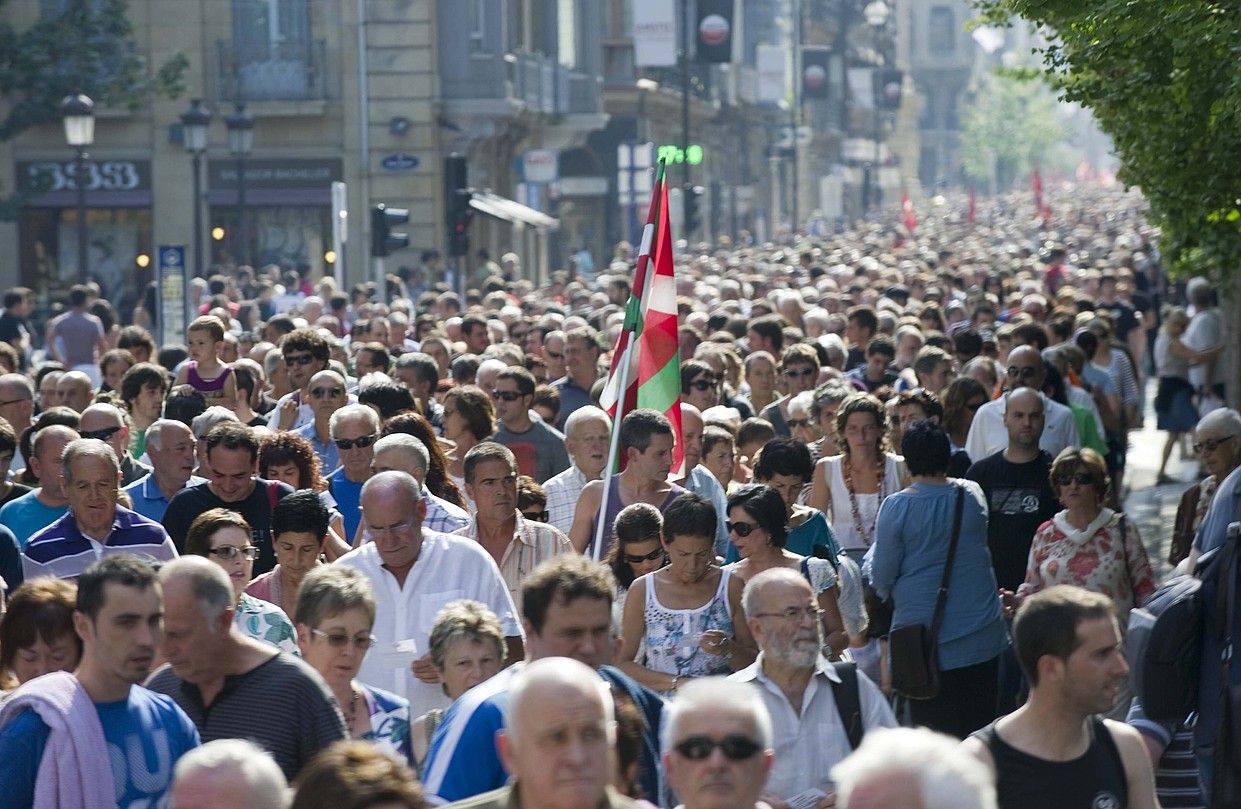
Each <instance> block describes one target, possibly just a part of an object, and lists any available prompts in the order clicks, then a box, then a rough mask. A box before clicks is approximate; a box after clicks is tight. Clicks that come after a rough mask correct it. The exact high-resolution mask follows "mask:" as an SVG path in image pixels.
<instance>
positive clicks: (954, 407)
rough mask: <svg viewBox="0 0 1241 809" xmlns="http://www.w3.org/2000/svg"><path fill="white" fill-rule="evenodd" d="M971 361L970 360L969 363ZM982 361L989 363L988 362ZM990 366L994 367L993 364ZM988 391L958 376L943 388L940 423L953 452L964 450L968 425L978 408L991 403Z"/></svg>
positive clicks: (967, 435)
mask: <svg viewBox="0 0 1241 809" xmlns="http://www.w3.org/2000/svg"><path fill="white" fill-rule="evenodd" d="M973 361H974V360H970V362H973ZM982 361H983V362H988V363H990V362H991V361H990V360H982ZM992 366H993V367H994V363H992ZM988 390H990V388H987V387H984V386H983V384H982V383H981V382H979V381H978V380H977V379H974V378H972V377H968V376H959V377H957V378H956V379H954V380H952V381H951V382H949V383H948V387H946V388H944V397H943V406H944V415H943V417H942V418H941V419H940V423H941V424H942V425H943V427H944V432H946V433H948V440H949V441H951V442H952V450H953V452H956V451H957V450H963V449H964V448H965V440H966V439H967V438H968V437H969V434H970V425H972V424H973V423H974V416H975V415H976V414H977V413H978V408H980V407H982V406H983V405H985V404H986V403H987V402H989V401H991V395H990V394H989V393H988V392H987V391H988ZM971 460H982V459H981V458H977V459H971Z"/></svg>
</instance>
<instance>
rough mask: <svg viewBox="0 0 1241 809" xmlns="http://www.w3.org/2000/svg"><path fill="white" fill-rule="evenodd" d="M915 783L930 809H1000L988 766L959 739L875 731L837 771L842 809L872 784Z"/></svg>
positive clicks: (909, 730)
mask: <svg viewBox="0 0 1241 809" xmlns="http://www.w3.org/2000/svg"><path fill="white" fill-rule="evenodd" d="M902 775H904V776H906V777H911V778H913V779H914V780H915V782H916V784H917V789H918V793H919V796H920V797H921V799H922V806H923V807H925V809H996V807H997V806H998V804H997V803H996V795H995V784H994V783H993V781H992V778H991V773H990V772H989V771H988V770H987V766H986V765H985V764H983V763H982V762H981V761H979V760H978V759H976V758H974V757H973V756H971V755H970V754H969V753H967V752H965V751H964V750H962V749H961V743H960V742H959V741H957V740H956V739H953V738H951V737H949V736H945V735H943V734H942V733H936V732H934V731H932V730H928V729H927V728H876V729H875V730H872V731H870V732H868V733H867V734H866V737H865V738H864V739H863V740H862V744H861V746H860V747H858V749H857V750H856V751H854V753H853V754H852V755H851V756H849V757H848V758H846V759H845V760H844V761H842V762H840V763H839V764H837V765H836V766H835V767H833V768H832V773H831V777H832V780H833V781H835V782H836V800H837V806H838V807H839V809H848V807H849V799H850V797H851V796H852V794H853V791H854V790H855V789H857V787H858V786H859V785H860V784H862V783H864V782H870V781H873V780H879V779H882V780H890V779H892V778H895V777H900V776H902Z"/></svg>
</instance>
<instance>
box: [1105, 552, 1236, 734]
mask: <svg viewBox="0 0 1241 809" xmlns="http://www.w3.org/2000/svg"><path fill="white" fill-rule="evenodd" d="M1211 553H1212V554H1215V553H1216V552H1215V551H1212V552H1211ZM1204 558H1205V557H1204ZM1205 609H1206V606H1205V604H1204V603H1203V597H1202V579H1200V578H1198V577H1197V576H1177V577H1176V578H1174V579H1170V580H1169V581H1167V582H1165V583H1164V584H1163V586H1161V587H1160V588H1159V589H1158V590H1156V591H1155V594H1154V595H1153V596H1151V598H1150V600H1149V601H1148V602H1147V603H1146V605H1145V606H1142V607H1138V608H1137V609H1135V610H1133V612H1132V613H1130V615H1129V633H1128V636H1127V638H1126V641H1125V644H1126V647H1128V649H1129V650H1130V651H1131V670H1132V672H1133V688H1134V691H1135V692H1136V693H1137V694H1138V695H1139V696H1141V698H1142V710H1143V711H1144V712H1145V713H1146V716H1147V717H1148V718H1150V719H1153V720H1156V721H1160V722H1175V723H1177V724H1180V723H1181V722H1183V721H1184V720H1185V717H1187V716H1188V715H1189V714H1190V713H1191V712H1193V711H1195V710H1197V707H1198V679H1199V673H1200V669H1201V666H1202V631H1203V622H1204V611H1205ZM1143 646H1145V648H1143Z"/></svg>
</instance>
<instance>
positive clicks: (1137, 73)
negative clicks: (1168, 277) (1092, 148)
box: [978, 0, 1241, 281]
mask: <svg viewBox="0 0 1241 809" xmlns="http://www.w3.org/2000/svg"><path fill="white" fill-rule="evenodd" d="M978 2H979V6H980V8H981V9H982V10H983V12H984V15H983V19H984V20H985V21H988V22H991V23H1003V22H1005V21H1007V20H1008V19H1009V18H1010V17H1011V16H1012V15H1018V16H1020V17H1023V18H1025V19H1026V20H1029V21H1030V22H1033V23H1035V24H1037V25H1039V26H1044V27H1046V28H1047V29H1049V34H1050V36H1049V44H1048V45H1046V46H1045V47H1043V48H1042V49H1041V54H1042V57H1043V67H1044V71H1045V74H1046V76H1047V77H1048V78H1049V79H1050V81H1051V83H1052V85H1053V87H1055V88H1057V89H1058V90H1059V91H1060V94H1061V96H1062V97H1063V98H1064V99H1066V100H1069V101H1075V102H1078V103H1080V104H1082V105H1083V106H1085V107H1088V108H1089V109H1090V110H1091V112H1092V113H1093V115H1094V117H1095V120H1096V121H1097V122H1098V124H1099V127H1100V128H1101V129H1102V130H1103V131H1104V132H1105V133H1107V134H1108V135H1109V136H1110V137H1111V139H1112V142H1113V144H1114V147H1115V150H1116V153H1117V156H1118V157H1119V159H1120V163H1121V168H1120V174H1119V176H1120V179H1121V180H1122V181H1123V182H1125V183H1127V184H1129V185H1131V186H1137V187H1138V188H1140V189H1141V190H1142V192H1143V194H1144V195H1145V196H1146V199H1147V201H1148V202H1149V204H1150V209H1151V211H1150V213H1151V220H1152V222H1153V223H1154V224H1156V225H1158V226H1159V227H1160V228H1161V230H1162V232H1163V241H1162V248H1163V252H1164V255H1165V256H1166V257H1167V258H1170V259H1171V262H1172V267H1173V269H1175V270H1178V271H1180V272H1183V273H1190V272H1193V273H1203V274H1208V275H1211V276H1214V277H1215V278H1216V279H1218V280H1221V281H1222V280H1225V279H1228V278H1230V277H1231V276H1233V274H1234V273H1235V271H1236V269H1237V268H1238V266H1239V265H1241V193H1239V191H1238V189H1241V161H1238V160H1237V158H1236V156H1237V154H1239V153H1241V72H1238V71H1237V69H1236V65H1237V57H1238V52H1239V49H1241V45H1239V44H1238V43H1241V17H1239V16H1238V15H1237V14H1236V13H1235V10H1234V9H1232V8H1231V6H1230V5H1229V4H1225V3H1219V2H1207V1H1206V0H1089V2H1082V1H1081V0H978Z"/></svg>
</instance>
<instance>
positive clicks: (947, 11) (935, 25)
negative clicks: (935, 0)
mask: <svg viewBox="0 0 1241 809" xmlns="http://www.w3.org/2000/svg"><path fill="white" fill-rule="evenodd" d="M926 47H927V50H928V51H930V52H931V53H952V52H953V51H955V50H956V49H957V26H956V15H955V14H953V13H952V9H951V8H949V7H948V6H932V7H931V16H930V19H929V20H928V22H927V31H926Z"/></svg>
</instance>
